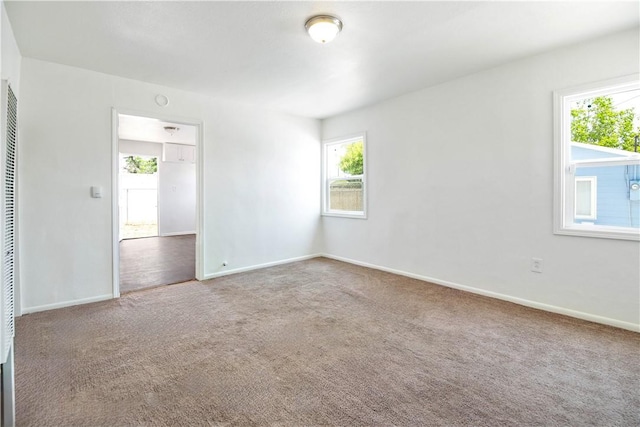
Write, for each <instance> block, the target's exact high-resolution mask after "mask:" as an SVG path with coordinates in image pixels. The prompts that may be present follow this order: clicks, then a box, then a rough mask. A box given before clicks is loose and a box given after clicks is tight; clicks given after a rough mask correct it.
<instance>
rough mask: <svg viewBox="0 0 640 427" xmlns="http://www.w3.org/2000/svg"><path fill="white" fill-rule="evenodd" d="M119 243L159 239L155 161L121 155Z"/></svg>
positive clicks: (156, 166) (155, 159) (151, 158)
mask: <svg viewBox="0 0 640 427" xmlns="http://www.w3.org/2000/svg"><path fill="white" fill-rule="evenodd" d="M119 159H120V167H119V169H120V174H119V178H120V188H119V195H118V201H119V203H118V204H119V208H120V209H119V212H120V221H119V223H120V231H119V234H120V240H124V239H139V238H144V237H156V236H158V158H157V157H154V156H139V155H135V154H127V153H120V156H119Z"/></svg>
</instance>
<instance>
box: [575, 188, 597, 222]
mask: <svg viewBox="0 0 640 427" xmlns="http://www.w3.org/2000/svg"><path fill="white" fill-rule="evenodd" d="M592 215H593V213H592V212H591V181H581V180H578V179H576V216H588V217H590V216H592Z"/></svg>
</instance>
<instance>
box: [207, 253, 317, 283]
mask: <svg viewBox="0 0 640 427" xmlns="http://www.w3.org/2000/svg"><path fill="white" fill-rule="evenodd" d="M322 256H324V255H322V254H313V255H304V256H300V257H295V258H288V259H283V260H279V261H272V262H267V263H264V264H257V265H250V266H248V267H241V268H235V269H233V270H224V271H219V272H216V273H209V274H205V275H204V279H203V280H208V279H215V278H216V277H222V276H228V275H230V274H236V273H243V272H245V271H251V270H259V269H261V268H267V267H274V266H276V265H282V264H290V263H292V262H298V261H305V260H308V259H313V258H319V257H322Z"/></svg>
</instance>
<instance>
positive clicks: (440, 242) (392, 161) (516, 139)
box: [323, 31, 640, 328]
mask: <svg viewBox="0 0 640 427" xmlns="http://www.w3.org/2000/svg"><path fill="white" fill-rule="evenodd" d="M638 48H639V46H638V31H631V32H624V33H620V34H617V35H613V36H610V37H607V38H604V39H600V40H596V41H593V42H590V43H585V44H581V45H577V46H574V47H571V48H567V49H562V50H557V51H554V52H550V53H546V54H542V55H539V56H536V57H532V58H529V59H526V60H521V61H518V62H515V63H511V64H508V65H504V66H501V67H497V68H495V69H491V70H488V71H485V72H482V73H478V74H474V75H470V76H468V77H465V78H461V79H457V80H454V81H451V82H448V83H445V84H442V85H439V86H436V87H431V88H428V89H425V90H422V91H420V92H415V93H411V94H408V95H406V96H402V97H398V98H395V99H392V100H389V101H386V102H383V103H380V104H377V105H375V106H372V107H369V108H364V109H361V110H358V111H354V112H351V113H347V114H343V115H340V116H337V117H334V118H330V119H327V120H325V121H323V138H325V139H330V138H335V137H339V136H342V135H349V134H353V133H354V132H357V131H362V130H365V131H367V142H368V146H367V152H368V162H369V163H368V174H369V175H368V182H369V193H368V195H369V210H368V215H369V219H368V220H357V219H355V220H354V219H344V218H332V217H324V218H323V231H324V237H325V244H326V247H325V251H326V252H327V253H329V254H332V255H335V256H340V257H345V258H349V259H352V260H356V261H359V262H364V263H370V264H373V265H377V266H382V267H386V268H391V269H397V270H401V271H404V272H409V273H412V274H416V275H420V276H426V277H430V278H434V279H438V280H440V281H448V282H452V283H453V284H455V285H463V286H469V287H472V288H476V289H477V290H480V291H482V292H494V293H497V294H501V295H502V296H506V297H511V298H520V299H523V300H526V301H528V302H533V303H538V304H546V305H549V306H553V307H551V308H554V307H555V308H561V309H562V310H567V309H568V310H574V311H577V312H580V313H582V314H586V315H587V316H586V317H589V316H591V317H593V316H601V317H603V318H606V319H605V320H607V321H611V322H610V323H614V324H620V323H622V324H623V326H627V327H628V326H633V325H636V326H635V327H636V328H638V324H639V323H640V319H639V317H640V306H639V303H640V245H639V244H638V242H631V241H620V240H606V239H593V238H582V237H569V236H557V235H553V234H552V230H553V226H552V218H553V208H552V202H553V139H552V138H553V135H552V132H553V128H552V120H553V115H552V91H554V90H556V89H562V88H566V87H569V86H574V85H578V84H583V83H587V82H592V81H598V80H602V79H607V78H612V77H617V76H621V75H628V74H631V73H634V72H635V73H637V72H638V64H639V61H638V52H639V49H638ZM532 257H539V258H542V259H543V260H544V272H543V273H542V274H536V273H532V272H530V271H529V270H530V260H531V258H532ZM562 310H561V311H562ZM580 313H578V314H580ZM574 314H576V313H574Z"/></svg>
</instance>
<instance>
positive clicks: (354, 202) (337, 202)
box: [329, 179, 364, 212]
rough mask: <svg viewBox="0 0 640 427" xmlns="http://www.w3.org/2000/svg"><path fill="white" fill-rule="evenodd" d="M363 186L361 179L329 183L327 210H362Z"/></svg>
mask: <svg viewBox="0 0 640 427" xmlns="http://www.w3.org/2000/svg"><path fill="white" fill-rule="evenodd" d="M363 194H364V192H363V185H362V180H361V179H345V180H335V181H331V182H330V183H329V210H332V211H357V212H362V211H363V210H364V203H363Z"/></svg>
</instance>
